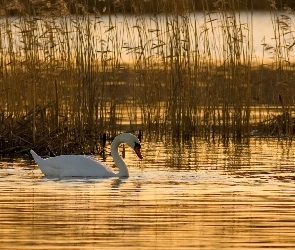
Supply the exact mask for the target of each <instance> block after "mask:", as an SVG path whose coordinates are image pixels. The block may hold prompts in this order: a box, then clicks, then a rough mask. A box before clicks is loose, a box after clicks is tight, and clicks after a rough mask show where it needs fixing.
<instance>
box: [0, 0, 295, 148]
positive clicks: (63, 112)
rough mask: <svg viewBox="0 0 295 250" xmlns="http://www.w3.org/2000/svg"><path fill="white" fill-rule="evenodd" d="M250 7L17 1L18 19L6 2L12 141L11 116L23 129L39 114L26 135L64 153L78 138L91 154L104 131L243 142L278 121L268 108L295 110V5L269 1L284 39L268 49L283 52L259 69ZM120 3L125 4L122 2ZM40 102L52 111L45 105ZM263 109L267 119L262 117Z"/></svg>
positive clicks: (3, 105)
mask: <svg viewBox="0 0 295 250" xmlns="http://www.w3.org/2000/svg"><path fill="white" fill-rule="evenodd" d="M248 2H249V4H247V5H243V6H241V5H240V2H239V1H235V0H231V1H223V0H219V1H215V3H214V9H212V8H211V7H210V6H211V4H210V3H208V1H206V0H203V1H202V8H203V11H202V13H201V14H200V13H198V12H196V11H195V9H194V4H193V2H192V1H188V0H187V1H180V2H179V1H178V2H176V1H171V2H170V3H169V4H168V5H163V4H162V3H161V4H160V2H159V3H158V4H155V5H154V6H153V12H152V13H151V12H149V14H146V11H145V9H144V6H143V5H141V6H139V5H136V4H135V3H134V4H135V5H134V6H135V7H134V9H133V14H132V15H131V14H130V13H124V12H123V13H115V14H114V13H111V12H110V10H109V9H108V8H105V9H104V13H100V12H99V11H97V9H95V11H94V12H91V13H90V12H89V11H88V9H87V7H85V6H84V5H81V4H78V5H75V8H74V9H76V12H75V13H74V14H73V13H71V11H72V9H73V8H71V10H70V9H68V8H67V7H66V4H63V2H59V3H58V2H56V3H55V5H53V6H47V7H46V8H45V7H44V8H43V7H42V8H41V7H40V6H43V5H42V4H41V3H42V1H41V0H40V2H39V4H38V5H36V6H34V5H33V4H32V5H31V9H30V11H29V10H27V9H26V8H25V7H24V6H13V8H14V13H16V14H15V15H14V16H10V15H9V10H10V9H11V8H12V6H11V5H9V6H8V5H5V8H3V10H2V12H1V30H2V31H1V34H0V36H1V37H0V38H1V39H0V55H1V56H0V58H1V59H0V64H1V67H0V68H1V72H0V73H1V76H2V77H1V80H0V83H1V85H0V97H1V98H0V111H1V114H2V128H1V131H2V136H3V133H6V132H7V121H8V120H6V119H5V118H6V117H7V118H8V117H11V119H9V121H10V125H9V126H10V127H11V128H15V124H16V122H17V121H21V120H22V118H23V117H28V114H30V112H33V116H32V120H30V122H29V123H28V124H29V129H28V130H27V132H26V133H30V134H31V137H30V136H28V137H26V141H30V143H32V144H33V145H36V144H38V141H37V139H38V140H40V136H39V135H40V134H43V135H44V136H45V138H46V139H47V140H48V144H54V147H55V148H56V150H57V151H60V152H62V151H66V150H67V147H68V145H69V144H77V145H79V148H80V150H81V151H83V152H93V147H95V145H97V143H98V141H99V140H100V136H101V135H102V134H103V133H108V135H109V136H110V137H112V136H114V135H115V134H117V133H118V132H120V131H127V130H132V131H138V130H143V131H145V132H146V133H157V134H165V135H171V136H172V137H176V138H180V137H182V136H183V137H184V138H190V137H191V136H194V135H197V136H205V137H208V138H210V137H215V136H219V135H220V136H222V137H231V136H233V137H235V138H242V137H245V136H246V137H247V136H249V135H250V134H251V131H252V130H253V126H254V125H255V124H256V125H257V124H258V123H261V122H263V121H264V119H266V118H269V116H270V115H272V112H270V110H272V111H274V112H275V114H280V113H284V114H289V115H290V116H292V113H293V107H294V100H293V97H292V96H293V89H294V87H293V85H294V84H293V80H292V79H293V74H294V63H293V62H292V59H293V47H294V36H293V29H294V24H293V23H292V19H291V18H290V15H292V13H291V10H290V9H287V10H286V13H284V14H282V13H279V12H278V11H277V9H276V2H275V1H271V2H270V15H271V18H272V23H273V30H274V40H273V41H274V45H269V44H263V46H264V49H265V52H270V51H271V52H272V54H273V58H271V60H268V62H267V65H266V63H265V61H264V60H265V58H262V63H258V64H257V62H254V61H253V58H254V57H255V54H254V53H255V52H254V51H253V33H252V26H253V23H252V22H253V20H252V14H253V9H252V7H251V6H252V1H248ZM35 3H38V1H36V2H35ZM120 4H121V5H120ZM60 6H62V7H60ZM115 9H118V10H124V6H123V3H119V2H118V3H117V5H116V8H115ZM57 10H59V11H57ZM242 15H244V16H245V15H246V21H245V20H242V17H241V16H242ZM201 16H202V18H200V17H201ZM266 68H267V69H268V70H269V71H268V72H271V73H272V74H273V75H274V76H275V79H272V83H271V87H272V88H273V93H270V95H268V96H273V99H268V100H267V101H263V102H262V101H261V100H262V99H263V98H265V96H266V94H265V93H264V92H265V91H266V90H267V84H268V83H267V82H266V81H265V78H264V75H265V70H266ZM268 92H270V91H269V90H268ZM256 95H257V96H258V97H257V98H258V99H259V100H260V101H258V102H257V101H256V99H255V98H256ZM279 96H280V98H279ZM254 97H255V98H254ZM52 103H54V105H51V104H52ZM36 107H46V109H44V110H43V111H42V112H37V110H39V109H36ZM32 110H33V111H32ZM263 110H266V111H267V114H266V115H264V111H263ZM256 112H259V118H255V119H253V118H252V114H253V113H256ZM286 121H287V122H286ZM286 121H285V122H283V123H281V124H280V126H278V127H279V128H278V130H279V131H281V132H280V134H282V133H287V134H288V135H291V136H292V135H293V120H292V119H286ZM282 124H283V125H282ZM281 125H282V126H284V128H282V127H281ZM270 127H271V126H270ZM12 133H13V132H12ZM6 134H7V133H6ZM18 136H19V137H21V135H20V134H18ZM4 140H7V138H4ZM3 145H4V144H3ZM5 145H7V144H5ZM57 145H58V146H57Z"/></svg>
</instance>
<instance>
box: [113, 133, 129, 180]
mask: <svg viewBox="0 0 295 250" xmlns="http://www.w3.org/2000/svg"><path fill="white" fill-rule="evenodd" d="M121 143H122V141H121V140H119V138H117V137H116V138H115V139H114V140H113V142H112V145H111V154H112V157H113V159H114V162H115V164H116V166H117V167H118V168H119V173H118V176H120V177H128V176H129V172H128V168H127V166H126V164H125V162H124V161H123V159H122V157H121V156H120V155H119V152H118V148H119V146H120V144H121Z"/></svg>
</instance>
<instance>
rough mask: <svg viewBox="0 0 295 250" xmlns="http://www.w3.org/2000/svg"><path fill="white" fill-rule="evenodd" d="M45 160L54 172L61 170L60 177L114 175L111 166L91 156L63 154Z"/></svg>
mask: <svg viewBox="0 0 295 250" xmlns="http://www.w3.org/2000/svg"><path fill="white" fill-rule="evenodd" d="M45 162H46V165H48V166H50V167H51V168H53V169H54V172H59V177H66V176H106V177H107V176H112V175H114V173H113V172H112V170H111V169H110V168H109V167H107V166H106V165H105V164H103V163H102V162H99V161H98V160H96V159H94V158H93V157H90V156H84V155H61V156H56V157H50V158H48V159H46V160H45Z"/></svg>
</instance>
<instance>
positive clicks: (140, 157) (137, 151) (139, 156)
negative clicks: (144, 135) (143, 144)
mask: <svg viewBox="0 0 295 250" xmlns="http://www.w3.org/2000/svg"><path fill="white" fill-rule="evenodd" d="M134 151H135V153H136V154H137V156H138V158H139V159H142V158H143V157H142V155H141V152H140V145H139V146H135V147H134Z"/></svg>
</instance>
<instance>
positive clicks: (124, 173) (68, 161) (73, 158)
mask: <svg viewBox="0 0 295 250" xmlns="http://www.w3.org/2000/svg"><path fill="white" fill-rule="evenodd" d="M124 142H125V143H126V144H127V145H128V146H130V147H131V148H133V149H134V151H135V152H136V154H137V156H138V157H139V158H140V159H142V156H141V153H140V142H139V140H138V138H137V137H136V136H134V135H133V134H129V133H123V134H120V135H118V136H116V137H115V139H114V140H113V142H112V145H111V154H112V156H113V159H114V162H115V164H116V166H117V167H118V168H119V172H118V173H115V172H113V171H112V170H111V169H110V168H109V167H108V166H106V165H105V164H104V163H102V162H99V161H97V160H96V159H94V158H92V157H90V156H86V155H60V156H56V157H49V158H47V159H43V158H41V157H40V156H39V155H37V154H36V153H35V152H34V151H33V150H31V151H30V153H31V154H32V156H33V158H34V160H35V161H36V163H37V164H38V166H39V168H40V169H41V171H42V173H43V174H44V175H45V176H47V177H58V178H63V177H113V176H119V177H128V176H129V172H128V168H127V166H126V164H125V163H124V161H123V159H122V158H121V157H120V155H119V152H118V147H119V145H120V144H121V143H124Z"/></svg>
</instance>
